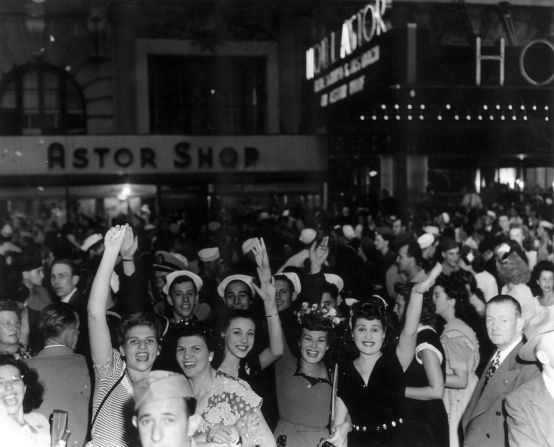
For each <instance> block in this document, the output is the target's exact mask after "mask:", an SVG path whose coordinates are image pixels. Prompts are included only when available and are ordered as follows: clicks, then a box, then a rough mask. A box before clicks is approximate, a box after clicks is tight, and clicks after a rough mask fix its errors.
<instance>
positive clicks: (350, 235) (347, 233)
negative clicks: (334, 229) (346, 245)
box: [342, 225, 356, 241]
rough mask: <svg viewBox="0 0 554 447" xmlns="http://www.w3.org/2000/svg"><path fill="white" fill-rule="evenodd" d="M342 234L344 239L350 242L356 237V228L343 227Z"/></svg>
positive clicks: (350, 226)
mask: <svg viewBox="0 0 554 447" xmlns="http://www.w3.org/2000/svg"><path fill="white" fill-rule="evenodd" d="M342 234H344V237H345V238H346V239H348V240H349V241H351V240H352V239H354V238H355V237H356V233H355V232H354V228H352V225H343V226H342Z"/></svg>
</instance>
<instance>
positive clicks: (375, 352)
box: [330, 264, 441, 447]
mask: <svg viewBox="0 0 554 447" xmlns="http://www.w3.org/2000/svg"><path fill="white" fill-rule="evenodd" d="M440 272H441V266H440V265H439V264H437V265H436V266H435V267H434V268H433V270H431V272H430V273H429V276H428V277H427V279H426V280H425V281H423V282H421V283H418V284H416V285H414V287H413V288H412V291H411V295H410V301H409V303H408V306H407V309H406V313H405V322H404V326H403V327H402V330H401V333H400V337H399V339H398V343H397V344H396V346H394V345H393V343H394V340H395V337H394V334H393V329H392V326H391V324H390V322H389V314H388V312H387V309H386V304H385V301H384V300H383V299H382V298H381V297H378V296H373V297H371V298H370V299H369V300H368V301H365V302H361V303H357V304H355V305H354V307H353V309H352V311H351V318H350V328H351V336H352V341H353V343H354V346H355V348H356V351H357V357H356V358H355V359H354V361H352V362H345V364H344V365H341V369H340V372H339V379H338V396H339V397H340V398H341V399H340V400H339V399H338V400H337V401H338V403H339V405H338V407H337V411H336V421H337V422H336V423H337V425H339V426H340V423H341V422H342V421H343V420H346V417H347V416H348V414H349V417H350V419H351V421H352V430H351V432H350V434H349V435H348V445H349V447H369V446H387V447H397V446H404V445H407V444H408V442H407V441H406V439H404V437H403V431H402V428H403V423H404V419H403V415H402V413H401V408H402V402H403V400H404V395H405V388H406V387H405V384H404V372H405V371H406V369H407V368H408V366H409V365H410V363H411V362H412V359H413V358H414V353H415V348H416V340H417V330H418V324H419V318H420V315H421V306H422V301H423V293H424V292H426V291H427V290H428V289H429V287H430V286H431V285H432V284H433V282H434V281H435V278H436V277H437V276H438V275H439V273H440ZM341 400H342V402H343V404H341ZM330 442H334V438H331V439H330Z"/></svg>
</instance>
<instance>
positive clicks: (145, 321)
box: [117, 312, 161, 345]
mask: <svg viewBox="0 0 554 447" xmlns="http://www.w3.org/2000/svg"><path fill="white" fill-rule="evenodd" d="M135 326H148V327H150V328H152V329H154V332H155V334H156V338H157V340H158V343H159V341H160V338H161V332H160V326H159V323H158V319H157V318H156V316H155V315H154V314H153V313H151V312H134V313H131V314H129V315H126V316H125V317H123V319H122V320H121V321H120V323H119V326H118V330H117V335H118V342H119V345H123V343H124V342H125V337H126V336H127V332H129V330H130V329H131V328H134V327H135Z"/></svg>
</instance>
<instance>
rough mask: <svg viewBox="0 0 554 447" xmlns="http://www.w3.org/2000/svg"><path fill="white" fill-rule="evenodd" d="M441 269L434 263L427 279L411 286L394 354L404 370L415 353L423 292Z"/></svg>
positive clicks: (431, 283)
mask: <svg viewBox="0 0 554 447" xmlns="http://www.w3.org/2000/svg"><path fill="white" fill-rule="evenodd" d="M441 271H442V266H441V265H440V264H436V265H435V267H433V270H431V271H430V272H429V276H428V277H427V279H425V280H424V281H422V282H420V283H417V284H416V285H414V286H413V287H412V292H411V293H410V302H409V303H408V307H407V308H406V320H405V323H404V327H403V328H402V332H400V338H399V340H398V346H397V347H396V356H397V357H398V360H399V361H400V364H401V365H402V368H403V369H404V371H406V369H408V366H410V363H411V362H412V359H413V358H414V354H415V348H416V340H417V327H418V325H419V318H420V317H421V306H422V304H423V294H424V293H425V292H427V290H429V288H430V287H431V286H432V285H433V283H434V282H435V279H437V276H439V274H440V272H441Z"/></svg>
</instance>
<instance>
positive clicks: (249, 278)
mask: <svg viewBox="0 0 554 447" xmlns="http://www.w3.org/2000/svg"><path fill="white" fill-rule="evenodd" d="M233 281H242V282H243V283H245V284H246V285H247V286H248V287H250V290H251V291H252V296H254V295H256V291H255V290H254V286H252V282H253V281H254V278H253V277H252V276H248V275H240V274H237V275H229V276H227V277H225V278H223V280H222V281H221V282H220V283H219V285H218V286H217V294H218V295H219V296H220V297H221V298H223V297H224V296H225V288H226V287H227V286H228V285H229V283H231V282H233Z"/></svg>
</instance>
